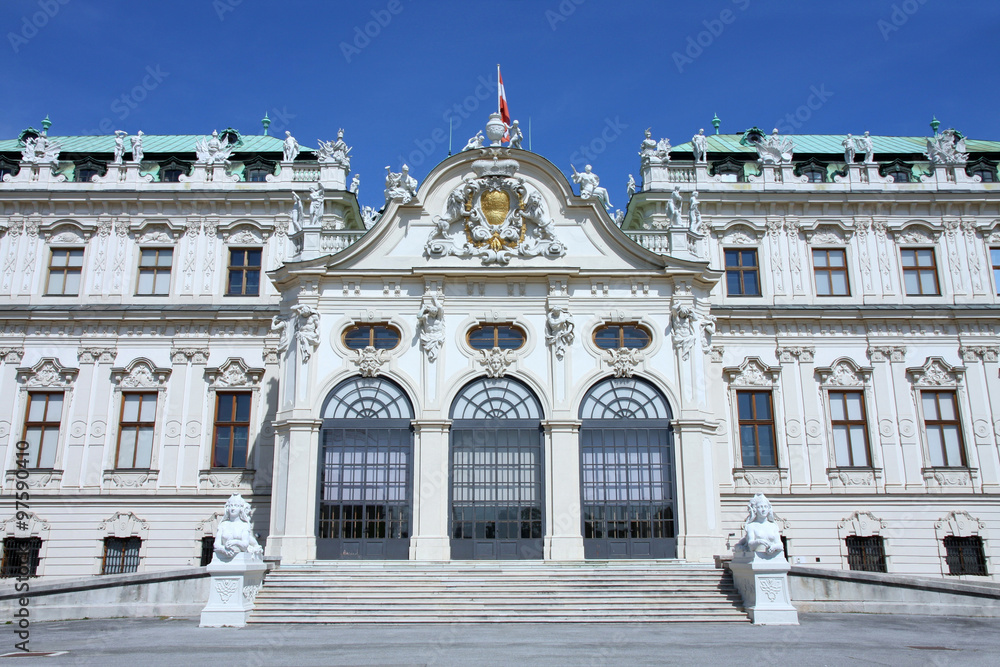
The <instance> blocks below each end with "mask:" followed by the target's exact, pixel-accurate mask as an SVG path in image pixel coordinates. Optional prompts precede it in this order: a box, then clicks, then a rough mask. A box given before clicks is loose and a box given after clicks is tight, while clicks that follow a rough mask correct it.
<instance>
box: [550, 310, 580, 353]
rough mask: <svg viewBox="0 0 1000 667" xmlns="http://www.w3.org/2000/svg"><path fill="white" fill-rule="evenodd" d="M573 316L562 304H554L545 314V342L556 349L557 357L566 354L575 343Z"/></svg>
mask: <svg viewBox="0 0 1000 667" xmlns="http://www.w3.org/2000/svg"><path fill="white" fill-rule="evenodd" d="M575 326H576V325H574V324H573V316H572V315H570V314H569V311H567V310H566V309H565V308H563V307H562V306H558V305H552V306H551V307H550V308H549V312H548V314H547V315H546V316H545V342H546V343H548V344H549V346H550V347H551V348H552V349H553V350H554V351H555V353H556V358H557V359H562V358H563V357H564V356H565V355H566V348H567V347H569V346H570V345H572V344H573V339H574V338H575V337H576V334H575V333H574V331H573V330H574V328H575Z"/></svg>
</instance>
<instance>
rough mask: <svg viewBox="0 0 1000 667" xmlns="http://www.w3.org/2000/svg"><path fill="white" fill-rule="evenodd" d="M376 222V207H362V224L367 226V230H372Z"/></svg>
mask: <svg viewBox="0 0 1000 667" xmlns="http://www.w3.org/2000/svg"><path fill="white" fill-rule="evenodd" d="M376 220H378V211H376V210H375V207H374V206H362V207H361V223H362V224H363V225H364V226H365V229H371V228H372V227H373V226H374V225H375V221H376Z"/></svg>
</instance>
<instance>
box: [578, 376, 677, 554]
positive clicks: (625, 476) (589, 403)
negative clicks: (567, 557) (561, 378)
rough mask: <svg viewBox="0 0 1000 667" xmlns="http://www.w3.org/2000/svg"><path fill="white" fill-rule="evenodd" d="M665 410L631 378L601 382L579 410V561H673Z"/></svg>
mask: <svg viewBox="0 0 1000 667" xmlns="http://www.w3.org/2000/svg"><path fill="white" fill-rule="evenodd" d="M671 417H672V415H671V411H670V406H669V405H668V404H667V401H666V399H665V398H664V397H663V394H661V393H660V392H659V391H658V390H657V389H656V388H655V387H653V386H652V385H651V384H649V383H648V382H645V381H644V380H640V379H638V378H608V379H606V380H603V381H601V382H599V383H597V384H596V385H594V386H593V387H591V389H590V390H589V391H588V392H587V394H586V396H584V398H583V402H582V403H581V405H580V419H581V420H582V423H581V425H580V483H581V500H582V518H583V544H584V555H585V557H586V558H674V557H675V555H676V549H677V542H676V537H675V535H676V531H675V527H674V496H675V492H674V471H673V462H674V452H673V428H672V427H671V424H670V420H671Z"/></svg>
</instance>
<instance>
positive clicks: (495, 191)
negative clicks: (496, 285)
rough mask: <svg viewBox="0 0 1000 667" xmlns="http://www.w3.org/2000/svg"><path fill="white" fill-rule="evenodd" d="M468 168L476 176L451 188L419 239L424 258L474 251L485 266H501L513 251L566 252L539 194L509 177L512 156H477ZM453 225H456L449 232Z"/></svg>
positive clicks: (552, 254)
mask: <svg viewBox="0 0 1000 667" xmlns="http://www.w3.org/2000/svg"><path fill="white" fill-rule="evenodd" d="M472 167H473V169H474V170H475V171H476V173H477V175H478V178H475V179H473V178H469V177H467V178H466V179H465V180H464V181H462V183H461V184H460V185H459V186H458V187H457V188H455V189H454V190H452V192H451V193H450V194H449V195H448V198H447V200H446V202H445V210H444V215H442V216H436V217H435V218H434V230H433V231H432V232H431V234H430V235H429V236H428V238H427V242H426V243H425V244H424V252H425V253H426V254H427V256H428V257H445V256H448V255H455V256H458V257H470V256H477V257H479V258H480V259H481V260H482V263H483V265H484V266H488V265H491V264H496V265H500V266H506V265H507V264H508V263H509V262H510V260H511V258H513V257H515V256H520V257H537V256H539V255H541V256H545V257H549V258H554V257H562V256H563V255H565V254H566V248H565V246H563V244H562V243H560V242H559V240H558V239H557V238H556V234H555V223H554V222H553V221H552V219H551V218H549V216H548V214H547V213H546V210H545V204H544V202H543V200H542V197H541V195H540V194H538V193H537V192H535V191H531V192H530V193H529V191H528V187H527V185H526V184H525V182H524V179H521V178H516V177H515V176H514V175H515V174H516V172H517V168H518V164H517V162H516V161H514V160H510V159H507V160H496V159H494V160H477V161H476V162H474V163H473V165H472ZM457 224H461V228H460V229H457V230H454V231H453V230H452V226H453V225H457Z"/></svg>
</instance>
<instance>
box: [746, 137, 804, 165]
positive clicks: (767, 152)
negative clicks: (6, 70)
mask: <svg viewBox="0 0 1000 667" xmlns="http://www.w3.org/2000/svg"><path fill="white" fill-rule="evenodd" d="M754 147H755V148H756V149H757V157H758V161H759V162H760V163H761V164H791V162H792V155H793V154H794V152H795V144H794V143H792V140H791V139H790V138H788V137H782V136H779V135H778V128H774V131H773V132H771V136H769V137H764V138H762V139H761V140H760V141H758V142H756V143H754Z"/></svg>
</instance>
